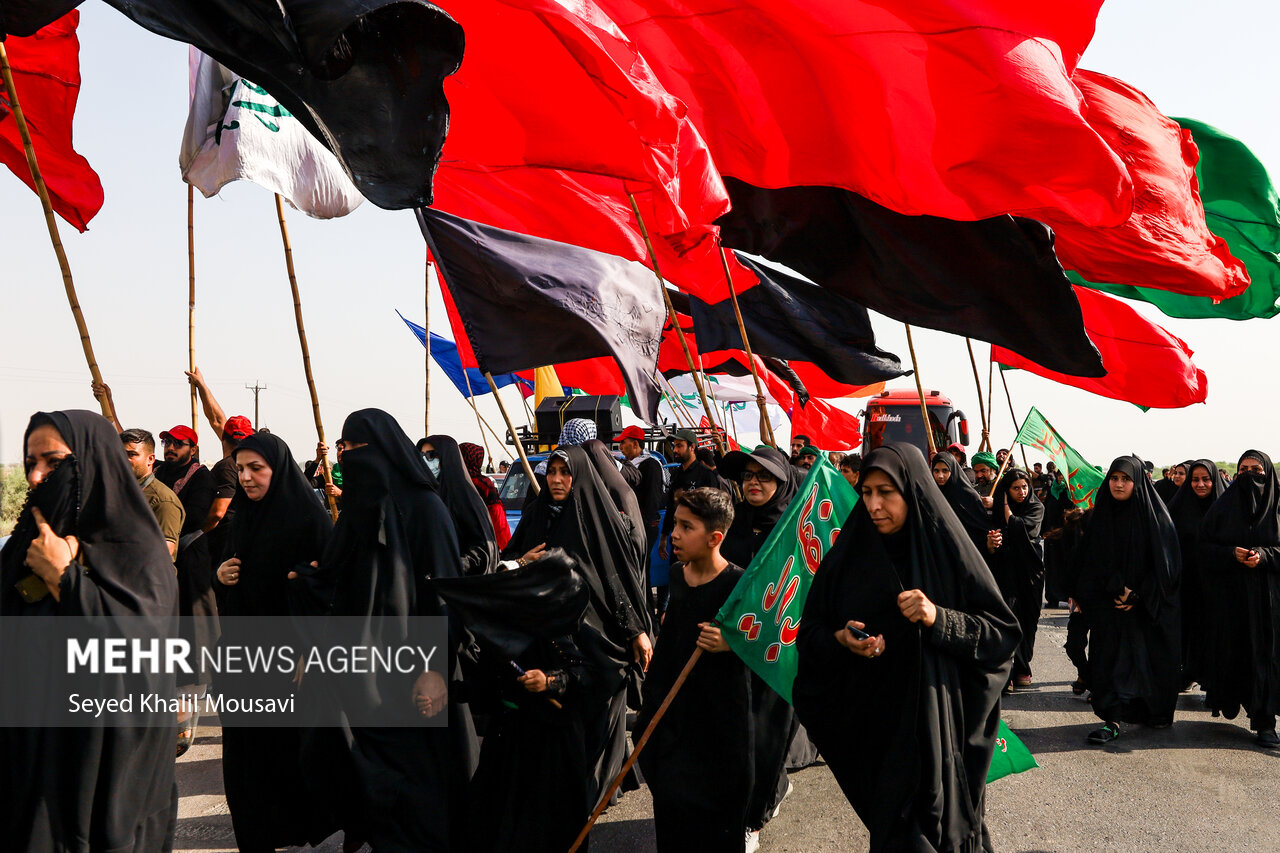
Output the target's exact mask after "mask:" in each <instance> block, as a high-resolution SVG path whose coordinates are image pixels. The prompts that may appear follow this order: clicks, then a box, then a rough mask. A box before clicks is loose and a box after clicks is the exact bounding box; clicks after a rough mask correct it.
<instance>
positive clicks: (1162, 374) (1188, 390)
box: [991, 287, 1209, 409]
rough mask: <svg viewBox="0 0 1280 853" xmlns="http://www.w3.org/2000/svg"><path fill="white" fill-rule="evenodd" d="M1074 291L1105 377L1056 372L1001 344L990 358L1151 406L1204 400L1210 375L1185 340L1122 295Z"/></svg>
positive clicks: (1170, 406) (1176, 405) (1169, 406)
mask: <svg viewBox="0 0 1280 853" xmlns="http://www.w3.org/2000/svg"><path fill="white" fill-rule="evenodd" d="M1076 296H1077V297H1078V298H1079V299H1080V308H1081V310H1082V311H1083V313H1084V327H1085V331H1086V332H1087V333H1088V335H1089V338H1090V340H1092V341H1093V343H1094V344H1095V345H1096V346H1097V347H1098V352H1100V353H1101V354H1102V363H1103V365H1104V366H1105V367H1106V368H1107V375H1106V376H1103V377H1101V378H1099V379H1089V378H1086V377H1081V376H1067V375H1065V374H1062V373H1054V372H1053V371H1052V370H1045V369H1044V368H1043V367H1041V366H1040V365H1038V364H1036V363H1035V362H1032V361H1027V360H1026V359H1025V358H1023V357H1022V356H1020V355H1018V354H1017V353H1014V352H1011V351H1010V350H1007V349H1004V348H1002V347H992V348H991V360H992V361H995V362H998V363H1000V364H1004V365H1008V366H1009V367H1017V368H1021V369H1023V370H1029V371H1031V372H1032V373H1035V374H1038V375H1040V376H1043V377H1045V378H1046V379H1052V380H1053V381H1054V382H1060V383H1062V384H1063V385H1072V386H1074V387H1076V388H1083V389H1084V390H1085V391H1091V392H1092V393H1094V394H1100V395H1101V396H1103V397H1111V398H1112V399H1115V400H1125V401H1127V402H1130V403H1133V404H1135V405H1138V406H1145V407H1148V408H1155V409H1180V408H1182V407H1184V406H1190V405H1191V404H1193V403H1203V402H1204V401H1205V398H1206V397H1207V396H1208V393H1209V380H1208V378H1207V377H1206V376H1205V375H1204V371H1203V370H1201V369H1199V368H1198V367H1196V366H1195V365H1194V364H1193V363H1192V362H1191V355H1192V352H1191V348H1190V347H1189V346H1187V345H1186V344H1185V343H1184V342H1183V341H1182V340H1181V339H1179V338H1177V337H1175V336H1174V335H1172V334H1170V333H1169V332H1168V331H1166V330H1165V329H1162V328H1161V327H1160V326H1157V325H1156V324H1155V323H1152V322H1151V321H1150V320H1148V319H1146V318H1145V317H1143V316H1142V315H1141V314H1139V313H1138V312H1137V311H1135V310H1134V309H1133V308H1132V307H1131V306H1130V305H1129V304H1128V303H1126V302H1125V301H1124V300H1122V299H1115V298H1113V297H1110V296H1106V295H1105V294H1102V293H1098V292H1097V291H1096V290H1089V289H1088V288H1084V287H1077V288H1076Z"/></svg>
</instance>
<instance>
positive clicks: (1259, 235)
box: [1067, 118, 1280, 320]
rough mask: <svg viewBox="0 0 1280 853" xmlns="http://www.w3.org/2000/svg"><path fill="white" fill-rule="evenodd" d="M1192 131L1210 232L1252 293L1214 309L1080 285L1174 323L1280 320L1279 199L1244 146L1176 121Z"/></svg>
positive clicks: (1150, 292) (1149, 292) (1203, 302)
mask: <svg viewBox="0 0 1280 853" xmlns="http://www.w3.org/2000/svg"><path fill="white" fill-rule="evenodd" d="M1174 121H1176V122H1177V123H1178V124H1180V125H1182V127H1183V128H1185V129H1186V130H1189V131H1191V135H1192V137H1193V138H1194V139H1195V142H1196V145H1197V147H1199V149H1200V162H1199V163H1197V164H1196V180H1197V181H1198V182H1199V184H1200V198H1201V200H1202V201H1203V202H1204V212H1205V222H1206V223H1208V225H1209V230H1210V231H1212V232H1213V233H1214V234H1216V235H1218V236H1219V237H1221V238H1222V239H1223V240H1226V241H1227V246H1228V247H1229V248H1230V249H1231V254H1233V255H1235V256H1236V257H1237V258H1239V259H1240V260H1242V261H1244V265H1245V268H1246V269H1248V271H1249V279H1250V284H1249V289H1248V290H1246V291H1245V292H1244V293H1242V294H1240V295H1239V296H1235V297H1232V298H1231V299H1227V300H1224V301H1222V302H1219V303H1218V304H1216V305H1215V304H1214V303H1213V300H1212V299H1210V298H1209V297H1207V296H1184V295H1182V294H1179V293H1170V292H1169V291H1167V290H1156V289H1155V288H1149V287H1130V286H1128V285H1118V284H1105V283H1095V282H1090V281H1085V280H1084V279H1082V278H1081V277H1080V276H1078V275H1076V274H1075V273H1074V272H1068V273H1067V277H1068V278H1070V279H1071V280H1072V281H1073V282H1075V283H1076V284H1081V285H1084V286H1086V287H1092V288H1094V289H1095V290H1102V291H1105V292H1107V293H1111V294H1114V295H1116V296H1123V297H1125V298H1126V299H1140V300H1142V301H1144V302H1150V303H1151V304H1152V305H1155V306H1156V307H1157V308H1159V309H1160V310H1161V311H1163V312H1164V313H1165V314H1168V315H1169V316H1170V317H1186V318H1189V319H1201V318H1205V317H1220V318H1223V319H1227V320H1251V319H1253V318H1255V317H1258V318H1263V319H1265V318H1270V317H1274V316H1276V315H1277V314H1280V255H1278V254H1277V253H1278V252H1280V196H1277V193H1276V190H1275V187H1274V186H1272V184H1271V177H1270V176H1269V175H1268V174H1267V169H1266V167H1265V166H1263V165H1262V163H1261V162H1260V161H1259V160H1258V158H1257V157H1255V156H1254V154H1253V152H1252V151H1250V150H1249V149H1248V148H1247V147H1246V146H1245V144H1244V143H1243V142H1241V141H1240V140H1238V139H1236V138H1235V137H1233V136H1228V135H1227V134H1225V133H1223V132H1222V131H1220V130H1218V129H1217V128H1215V127H1210V126H1209V125H1207V124H1204V123H1203V122H1199V121H1195V120H1193V119H1186V118H1177V119H1174Z"/></svg>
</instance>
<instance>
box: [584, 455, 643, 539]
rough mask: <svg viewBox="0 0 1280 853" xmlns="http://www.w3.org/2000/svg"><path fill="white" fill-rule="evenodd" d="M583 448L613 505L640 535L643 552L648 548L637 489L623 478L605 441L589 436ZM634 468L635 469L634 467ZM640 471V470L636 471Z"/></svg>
mask: <svg viewBox="0 0 1280 853" xmlns="http://www.w3.org/2000/svg"><path fill="white" fill-rule="evenodd" d="M581 446H582V449H583V450H585V451H586V452H587V458H588V459H590V460H591V466H592V467H593V468H595V469H596V473H597V474H599V475H600V481H601V482H603V483H604V487H605V489H606V490H607V491H608V492H609V497H610V499H612V500H613V505H614V506H615V507H617V509H618V512H620V513H622V514H623V515H624V516H626V518H627V520H628V521H630V522H631V525H632V527H633V534H632V535H633V536H639V539H637V542H638V543H639V545H638V547H639V549H640V552H641V553H644V552H645V550H646V544H645V543H646V542H647V540H646V538H645V534H644V519H643V518H642V517H641V515H640V502H639V501H638V500H636V493H635V490H634V489H632V488H631V486H630V485H629V484H628V483H627V481H626V480H625V479H624V478H623V476H622V472H621V471H619V470H618V468H619V465H618V460H616V459H614V458H613V454H612V453H610V452H609V448H607V447H605V446H604V442H603V441H601V440H600V439H598V438H589V439H587V440H586V441H584V442H583V443H582V445H581ZM633 470H634V469H633ZM636 473H639V471H636Z"/></svg>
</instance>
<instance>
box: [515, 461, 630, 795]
mask: <svg viewBox="0 0 1280 853" xmlns="http://www.w3.org/2000/svg"><path fill="white" fill-rule="evenodd" d="M548 548H563V549H564V551H565V553H567V554H568V555H569V556H570V557H571V558H573V559H574V560H575V561H576V562H577V564H578V569H579V571H580V572H581V573H582V575H583V578H584V579H585V580H586V582H587V586H588V588H589V589H590V592H591V595H590V601H589V603H588V604H587V610H586V616H585V621H586V624H587V625H589V626H590V627H591V628H592V629H594V632H595V635H597V636H598V637H599V642H598V644H597V648H594V649H583V650H582V651H583V653H584V654H585V655H586V656H587V657H588V659H590V660H592V661H593V662H597V663H594V664H593V665H596V666H598V667H599V669H598V678H599V682H598V684H597V687H598V688H599V691H600V694H601V695H604V696H608V697H609V700H608V705H607V707H604V708H597V709H594V713H592V714H591V715H590V716H589V717H588V720H587V744H588V750H587V753H588V758H589V766H590V767H591V770H592V802H593V803H594V802H595V800H596V799H598V797H599V795H600V794H601V793H602V792H603V791H604V789H605V788H607V787H608V785H609V783H610V782H612V781H613V779H614V777H615V776H617V774H618V771H619V770H621V768H622V764H623V762H624V761H625V760H626V756H627V740H626V734H627V732H626V714H627V690H628V682H629V679H630V673H631V669H632V668H633V667H636V668H639V669H640V670H642V671H644V670H647V669H648V666H649V659H650V658H651V656H652V654H653V643H652V641H651V640H650V638H649V636H648V634H647V632H646V630H645V624H646V623H645V617H644V616H643V615H642V614H641V613H639V612H637V610H636V607H635V605H634V604H633V602H635V601H643V600H644V590H643V589H639V588H636V587H635V582H636V579H637V578H639V577H641V574H640V572H639V571H638V569H637V566H642V565H643V563H642V560H643V554H642V553H641V552H640V551H639V550H638V549H637V547H636V539H635V538H634V536H633V529H632V527H631V526H630V525H629V524H628V523H627V522H626V519H624V517H623V515H622V513H621V512H619V511H618V507H617V506H616V505H615V504H614V502H613V499H612V498H610V497H609V492H608V490H607V488H606V487H605V485H604V482H603V481H602V480H601V479H600V475H599V474H598V473H597V472H596V469H595V467H594V466H593V465H592V464H591V460H590V458H589V457H588V456H587V452H586V451H585V450H583V449H582V448H581V447H568V448H560V449H557V450H555V451H553V452H552V453H551V455H550V456H549V457H548V458H547V485H546V486H544V487H543V489H542V491H541V492H540V493H539V494H538V496H537V497H535V498H534V499H533V500H532V501H531V502H530V504H529V505H528V507H527V508H526V509H525V512H524V514H523V515H522V516H521V518H520V524H519V525H518V526H517V527H516V531H515V533H514V534H513V535H512V537H511V542H510V543H509V544H508V545H507V549H506V551H504V552H503V557H504V559H507V560H517V562H518V563H519V564H520V565H524V564H526V563H528V562H529V561H531V560H534V559H537V557H539V556H541V555H542V553H543V552H544V551H545V550H546V549H548Z"/></svg>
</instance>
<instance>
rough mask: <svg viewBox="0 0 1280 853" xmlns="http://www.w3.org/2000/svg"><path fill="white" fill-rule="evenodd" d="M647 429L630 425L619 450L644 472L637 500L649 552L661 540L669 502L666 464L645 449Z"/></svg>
mask: <svg viewBox="0 0 1280 853" xmlns="http://www.w3.org/2000/svg"><path fill="white" fill-rule="evenodd" d="M644 438H645V436H644V430H643V429H641V428H640V427H638V426H629V427H627V428H626V429H624V430H623V431H622V432H621V433H619V435H618V438H617V439H616V440H617V442H618V449H619V450H620V451H622V455H623V456H625V457H626V458H627V463H628V464H630V465H632V466H634V467H635V468H636V469H637V470H639V471H640V485H639V486H638V487H637V488H636V490H635V492H636V500H637V501H638V502H639V503H640V517H641V518H643V519H644V529H645V533H646V535H647V536H648V539H649V550H650V551H652V550H653V543H654V542H657V541H658V513H659V512H660V511H661V510H662V505H663V503H664V502H665V501H666V499H667V490H666V484H665V483H664V482H663V476H662V473H663V472H662V463H661V462H659V461H658V460H657V458H656V457H654V456H653V455H652V454H649V453H646V452H645V449H644Z"/></svg>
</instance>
